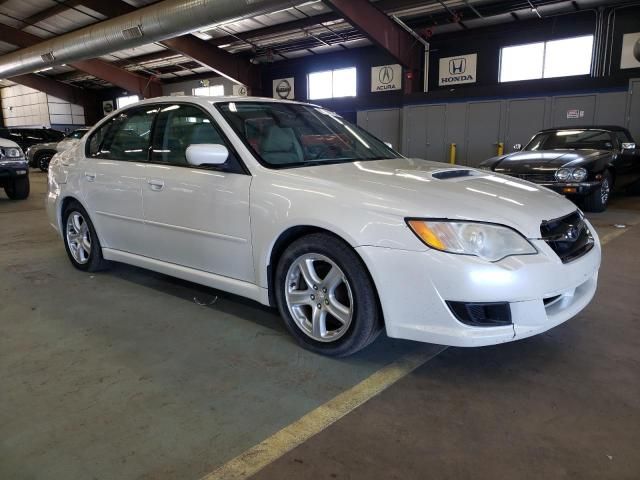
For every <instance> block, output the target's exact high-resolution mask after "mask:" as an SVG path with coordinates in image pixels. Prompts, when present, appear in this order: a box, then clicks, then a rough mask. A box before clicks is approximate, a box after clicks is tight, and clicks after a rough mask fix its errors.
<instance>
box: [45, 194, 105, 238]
mask: <svg viewBox="0 0 640 480" xmlns="http://www.w3.org/2000/svg"><path fill="white" fill-rule="evenodd" d="M73 202H75V203H77V204H78V205H80V206H81V207H82V208H84V210H85V212H87V215H88V216H89V220H91V223H92V224H93V228H94V230H95V232H96V235H97V236H98V240H100V243H102V237H101V236H100V233H99V232H98V229H97V227H96V224H95V222H94V221H93V219H92V218H91V215H90V214H89V209H88V208H87V206H86V205H85V204H84V203H83V202H82V201H81V200H80V199H79V198H78V197H76V196H74V195H66V196H65V197H64V198H63V199H62V200H61V201H60V208H58V211H57V212H56V217H57V218H56V221H57V222H58V226H59V227H60V233H61V234H62V232H64V225H63V224H62V215H63V213H64V211H65V209H66V208H67V206H68V205H69V204H71V203H73Z"/></svg>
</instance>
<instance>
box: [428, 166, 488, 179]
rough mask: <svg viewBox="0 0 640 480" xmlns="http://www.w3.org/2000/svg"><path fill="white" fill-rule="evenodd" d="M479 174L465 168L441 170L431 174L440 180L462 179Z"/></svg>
mask: <svg viewBox="0 0 640 480" xmlns="http://www.w3.org/2000/svg"><path fill="white" fill-rule="evenodd" d="M477 174H478V173H477V172H475V171H474V170H466V169H464V168H452V169H451V170H440V171H438V172H434V173H432V174H431V176H432V177H433V178H437V179H438V180H453V179H455V178H461V177H474V176H476V175H477Z"/></svg>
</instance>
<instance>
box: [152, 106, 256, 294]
mask: <svg viewBox="0 0 640 480" xmlns="http://www.w3.org/2000/svg"><path fill="white" fill-rule="evenodd" d="M194 144H222V145H225V146H226V147H227V148H228V149H229V158H228V159H227V162H226V164H224V165H222V166H216V167H213V166H210V167H206V166H201V167H194V166H191V165H189V164H188V163H187V159H186V155H185V152H186V149H187V147H189V145H194ZM250 185H251V176H249V175H248V174H246V173H245V172H244V171H243V169H242V168H241V166H240V163H239V162H238V159H237V157H236V154H235V153H234V151H233V148H232V147H231V145H230V144H229V143H228V142H227V141H226V139H225V138H224V136H223V135H222V134H221V132H220V130H219V128H218V127H217V125H216V124H215V120H214V119H213V118H212V117H211V116H210V115H209V114H208V113H207V112H205V111H204V110H202V109H201V108H200V107H198V106H195V105H191V104H180V103H176V104H173V105H171V104H169V105H163V107H162V109H161V110H160V112H159V113H158V117H157V120H156V123H155V128H154V134H153V141H152V150H151V157H150V163H149V165H148V167H147V172H146V180H145V182H144V184H143V202H144V218H145V222H146V228H147V237H148V248H149V251H148V252H149V253H148V255H149V256H150V257H152V258H155V259H158V260H162V261H165V262H169V263H173V264H176V265H182V266H186V267H189V268H194V269H197V270H203V271H206V272H210V273H215V274H218V275H223V276H225V277H230V278H234V279H238V280H244V281H250V282H255V274H254V269H253V257H252V252H251V236H250V235H251V234H250V223H249V187H250Z"/></svg>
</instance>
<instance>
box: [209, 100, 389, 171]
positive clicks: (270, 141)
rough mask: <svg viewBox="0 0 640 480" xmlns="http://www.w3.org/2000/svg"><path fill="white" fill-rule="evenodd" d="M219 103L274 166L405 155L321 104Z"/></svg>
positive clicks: (260, 156) (245, 138) (239, 131)
mask: <svg viewBox="0 0 640 480" xmlns="http://www.w3.org/2000/svg"><path fill="white" fill-rule="evenodd" d="M216 105H217V106H218V108H219V110H220V112H221V113H222V115H223V116H224V117H225V119H226V120H227V121H228V122H229V124H230V125H231V126H232V127H233V129H234V130H235V131H236V133H237V134H238V135H239V136H240V138H241V139H242V140H243V141H244V142H245V143H246V144H247V145H248V146H249V147H250V148H251V149H252V150H253V152H254V153H255V155H256V157H257V158H258V159H259V160H261V161H262V163H264V164H265V165H267V166H269V167H274V168H287V167H295V166H307V165H317V164H322V163H340V162H353V161H362V160H380V159H386V158H398V157H400V156H401V155H400V154H399V153H397V152H395V151H394V150H393V149H391V148H389V147H388V146H387V145H385V144H384V143H383V142H381V141H380V140H378V139H377V138H375V137H374V136H372V135H371V134H369V133H367V132H366V131H364V130H362V129H361V128H360V127H357V126H355V125H351V124H350V123H349V122H347V121H345V120H344V119H342V118H341V117H340V116H338V115H337V114H335V113H333V112H330V111H328V110H325V109H323V108H320V107H313V106H310V105H298V104H291V103H277V102H229V103H218V104H216Z"/></svg>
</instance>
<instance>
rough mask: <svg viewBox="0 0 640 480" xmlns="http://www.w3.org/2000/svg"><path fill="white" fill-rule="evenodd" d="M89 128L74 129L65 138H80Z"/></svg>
mask: <svg viewBox="0 0 640 480" xmlns="http://www.w3.org/2000/svg"><path fill="white" fill-rule="evenodd" d="M88 131H89V130H74V131H73V132H71V133H70V134H69V136H68V137H67V138H82V137H84V134H85V133H87V132H88Z"/></svg>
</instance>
